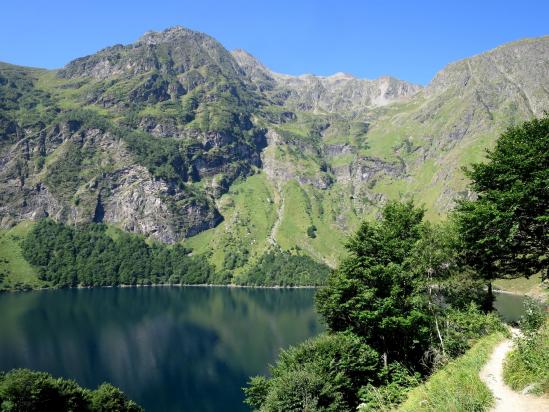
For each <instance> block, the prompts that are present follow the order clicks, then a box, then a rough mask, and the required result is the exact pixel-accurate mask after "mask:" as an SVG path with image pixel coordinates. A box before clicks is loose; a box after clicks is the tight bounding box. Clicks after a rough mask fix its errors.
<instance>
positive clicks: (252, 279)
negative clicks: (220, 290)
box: [245, 249, 330, 286]
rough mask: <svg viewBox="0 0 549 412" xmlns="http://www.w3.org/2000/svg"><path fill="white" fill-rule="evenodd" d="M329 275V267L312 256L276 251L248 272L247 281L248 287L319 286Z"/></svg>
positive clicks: (266, 255) (262, 258)
mask: <svg viewBox="0 0 549 412" xmlns="http://www.w3.org/2000/svg"><path fill="white" fill-rule="evenodd" d="M329 273H330V268H329V267H328V266H326V265H325V264H323V263H320V262H317V261H316V260H314V259H313V258H311V257H310V256H307V255H303V254H299V253H290V252H288V251H282V250H278V249H274V250H270V251H268V252H266V253H265V254H264V255H263V256H262V257H261V258H260V259H259V260H258V262H257V263H256V264H255V265H254V266H253V267H251V268H250V269H249V270H248V272H247V274H246V276H245V279H246V284H248V285H265V286H303V285H307V286H317V285H322V284H324V282H325V281H326V278H327V276H328V274H329Z"/></svg>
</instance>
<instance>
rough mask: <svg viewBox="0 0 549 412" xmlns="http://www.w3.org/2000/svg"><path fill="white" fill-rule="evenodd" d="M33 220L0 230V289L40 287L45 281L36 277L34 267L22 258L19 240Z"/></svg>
mask: <svg viewBox="0 0 549 412" xmlns="http://www.w3.org/2000/svg"><path fill="white" fill-rule="evenodd" d="M32 225H33V222H30V221H24V222H21V223H19V224H18V225H17V226H14V227H12V228H11V229H9V230H3V231H1V232H0V274H2V275H3V276H2V277H3V280H2V281H1V282H0V289H7V290H17V289H21V288H23V289H24V288H40V287H43V286H45V283H44V282H43V281H41V280H40V279H38V274H37V272H36V269H35V268H33V267H32V266H31V265H30V264H29V263H28V262H27V261H26V260H25V258H23V255H22V252H21V246H20V242H21V241H22V240H23V238H24V237H25V235H26V234H27V233H28V232H29V230H30V229H31V228H32Z"/></svg>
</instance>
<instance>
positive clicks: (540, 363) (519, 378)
mask: <svg viewBox="0 0 549 412" xmlns="http://www.w3.org/2000/svg"><path fill="white" fill-rule="evenodd" d="M520 325H521V327H522V330H523V332H524V336H523V337H519V338H517V340H516V349H514V350H513V351H512V352H511V353H510V354H509V355H508V357H507V359H506V360H505V363H504V365H503V378H504V380H505V382H506V383H507V384H508V385H509V386H511V388H513V389H514V390H517V391H521V390H523V389H524V388H526V387H527V386H531V392H534V393H537V394H549V316H546V315H545V314H544V313H543V309H542V308H541V306H540V305H539V304H535V303H534V302H533V301H529V302H526V316H525V317H524V318H523V319H522V320H521V322H520Z"/></svg>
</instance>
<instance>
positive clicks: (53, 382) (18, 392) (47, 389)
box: [0, 369, 143, 412]
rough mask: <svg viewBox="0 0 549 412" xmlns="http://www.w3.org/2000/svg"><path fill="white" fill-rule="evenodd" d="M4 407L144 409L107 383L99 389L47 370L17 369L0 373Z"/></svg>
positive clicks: (35, 410)
mask: <svg viewBox="0 0 549 412" xmlns="http://www.w3.org/2000/svg"><path fill="white" fill-rule="evenodd" d="M0 410H2V411H21V412H23V411H24V412H41V411H73V412H80V411H86V412H88V411H89V412H107V411H109V412H126V411H127V412H139V411H142V410H143V409H142V408H141V407H140V406H138V405H137V404H136V403H135V402H133V401H131V400H129V399H128V398H127V397H126V395H124V393H123V392H122V391H120V390H119V389H118V388H115V387H114V386H112V385H109V384H103V385H101V386H100V387H99V388H98V389H96V390H95V391H90V390H89V389H84V388H82V387H80V386H78V384H77V383H76V382H74V381H72V380H66V379H61V378H57V379H56V378H53V377H52V376H51V375H49V374H48V373H45V372H35V371H30V370H28V369H14V370H12V371H10V372H8V373H6V374H3V373H2V374H0Z"/></svg>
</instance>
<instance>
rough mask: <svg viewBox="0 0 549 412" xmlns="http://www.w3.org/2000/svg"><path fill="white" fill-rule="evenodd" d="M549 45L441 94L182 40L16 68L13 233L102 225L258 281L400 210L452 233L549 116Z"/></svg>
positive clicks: (484, 63)
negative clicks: (489, 154)
mask: <svg viewBox="0 0 549 412" xmlns="http://www.w3.org/2000/svg"><path fill="white" fill-rule="evenodd" d="M548 68H549V36H546V37H541V38H537V39H526V40H521V41H518V42H514V43H510V44H507V45H503V46H500V47H498V48H496V49H494V50H491V51H489V52H486V53H483V54H480V55H477V56H473V57H471V58H468V59H465V60H462V61H459V62H455V63H452V64H450V65H448V66H447V67H446V68H444V69H443V70H441V71H440V72H439V73H438V74H437V75H436V76H435V78H434V79H433V80H432V82H431V83H430V84H429V85H427V86H426V87H422V86H419V85H414V84H411V83H409V82H406V81H402V80H398V79H395V78H392V77H381V78H379V79H375V80H366V79H357V78H355V77H353V76H351V75H347V74H343V73H337V74H335V75H333V76H327V77H322V76H314V75H303V76H288V75H283V74H278V73H275V72H273V71H271V70H270V69H269V68H267V67H266V66H264V65H263V64H262V63H261V62H259V61H258V60H257V59H255V58H254V57H253V56H252V55H250V54H249V53H247V52H246V51H243V50H235V51H233V52H229V51H227V50H226V49H225V48H224V47H223V46H222V45H221V44H220V43H218V42H217V41H216V40H215V39H213V38H211V37H210V36H208V35H205V34H202V33H197V32H194V31H191V30H188V29H185V28H182V27H174V28H171V29H168V30H166V31H163V32H160V33H156V32H149V33H146V34H145V35H144V36H142V37H141V38H140V39H138V40H137V41H136V42H135V43H133V44H130V45H117V46H113V47H109V48H106V49H104V50H101V51H99V52H98V53H96V54H94V55H91V56H86V57H82V58H79V59H76V60H74V61H72V62H70V63H69V64H67V65H66V66H65V67H64V68H62V69H60V70H53V71H52V70H42V69H34V68H26V67H19V66H13V65H9V64H5V63H3V64H1V65H0V166H1V167H0V199H1V202H0V220H1V225H2V227H9V226H11V225H13V224H15V223H17V222H18V221H21V220H29V219H30V220H35V219H39V218H41V217H44V216H50V217H52V218H54V219H55V220H58V221H61V222H65V223H67V224H78V223H84V222H93V221H95V222H104V223H107V224H109V225H113V226H116V227H118V228H120V229H123V230H125V231H129V232H134V233H140V234H143V235H145V236H148V237H150V238H151V239H155V240H158V241H162V242H166V243H174V242H180V241H183V242H184V244H185V246H188V247H191V248H192V249H193V250H194V252H193V254H195V255H203V256H205V257H206V258H207V259H208V260H209V261H210V263H211V264H212V265H214V267H215V268H217V269H218V270H227V271H231V273H232V276H233V278H232V281H235V280H240V281H241V280H242V279H243V278H245V277H246V276H248V274H249V270H250V268H252V267H254V265H256V264H257V263H258V262H259V261H261V259H262V257H263V256H264V255H265V253H266V252H268V251H270V250H273V249H279V248H280V249H281V250H284V251H289V253H291V254H305V255H309V256H311V257H313V258H314V259H316V260H318V261H321V262H325V263H327V264H329V265H335V264H336V262H337V261H338V259H339V257H340V256H341V254H342V253H343V250H342V246H341V244H342V243H343V239H344V238H345V236H346V234H347V233H349V232H350V231H352V230H353V229H354V228H356V226H357V225H358V223H359V222H360V220H361V219H363V218H364V217H367V216H375V215H376V213H377V210H378V208H379V205H381V204H383V203H384V202H385V201H386V200H387V199H392V198H401V197H404V198H406V197H410V196H413V197H414V198H415V199H416V200H417V201H418V202H420V203H424V204H425V206H426V207H427V209H428V216H429V217H430V218H432V219H441V218H443V217H444V215H445V214H446V213H447V212H448V211H449V210H450V209H451V207H452V205H453V204H454V202H455V200H456V199H457V198H459V197H464V196H465V197H467V196H473V195H474V194H472V193H469V192H468V191H467V189H466V181H465V179H464V178H463V174H462V171H461V167H462V166H464V165H467V164H469V163H470V162H472V161H478V160H481V159H482V157H483V153H484V152H483V151H484V149H485V148H488V147H490V146H491V145H492V144H493V143H494V141H495V139H496V138H497V136H498V135H499V134H500V133H501V132H502V131H503V130H504V129H505V128H506V127H508V126H509V125H512V124H516V123H518V122H521V121H523V120H526V119H528V118H531V117H535V116H541V115H542V114H543V112H544V110H548V109H549V70H548Z"/></svg>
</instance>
